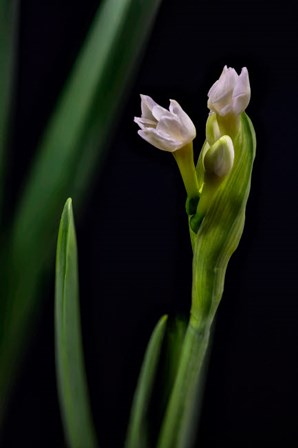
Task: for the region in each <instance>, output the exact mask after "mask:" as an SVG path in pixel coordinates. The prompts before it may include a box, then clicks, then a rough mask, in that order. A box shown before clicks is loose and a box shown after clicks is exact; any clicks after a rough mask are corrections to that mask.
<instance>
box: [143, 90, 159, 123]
mask: <svg viewBox="0 0 298 448" xmlns="http://www.w3.org/2000/svg"><path fill="white" fill-rule="evenodd" d="M140 97H141V111H142V118H147V119H148V120H154V117H153V115H152V109H153V107H154V106H155V105H156V102H155V101H154V100H153V99H152V98H151V97H150V96H148V95H142V94H141V95H140Z"/></svg>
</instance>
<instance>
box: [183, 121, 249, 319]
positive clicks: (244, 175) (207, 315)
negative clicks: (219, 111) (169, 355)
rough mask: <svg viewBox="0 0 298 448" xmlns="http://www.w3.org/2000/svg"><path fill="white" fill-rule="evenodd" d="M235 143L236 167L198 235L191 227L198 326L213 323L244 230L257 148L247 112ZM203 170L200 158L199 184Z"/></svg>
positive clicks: (218, 192) (218, 191)
mask: <svg viewBox="0 0 298 448" xmlns="http://www.w3.org/2000/svg"><path fill="white" fill-rule="evenodd" d="M232 140H233V144H234V151H235V159H234V165H233V168H232V170H231V172H230V173H229V174H228V176H226V177H225V179H224V180H223V181H222V182H220V183H219V184H218V186H217V189H216V191H215V192H214V193H213V195H212V201H211V203H210V205H209V207H208V208H207V210H206V213H205V215H204V217H203V219H202V221H201V223H200V226H199V230H198V232H197V233H194V232H193V230H192V228H191V227H190V234H191V240H192V244H193V251H194V257H193V288H192V307H191V323H192V325H194V326H195V327H199V326H201V324H202V325H204V326H205V324H206V323H207V322H208V324H209V325H210V324H211V322H212V320H213V317H214V314H215V312H216V309H217V307H218V304H219V302H220V299H221V297H222V293H223V288H224V278H225V272H226V268H227V265H228V262H229V259H230V257H231V255H232V253H233V252H234V251H235V249H236V248H237V246H238V243H239V240H240V238H241V235H242V231H243V226H244V220H245V208H246V203H247V199H248V195H249V191H250V183H251V173H252V166H253V161H254V157H255V149H256V139H255V132H254V128H253V125H252V123H251V121H250V119H249V117H248V116H247V115H246V114H245V113H244V112H243V113H242V114H241V116H240V127H239V132H238V133H237V135H236V136H235V137H234V138H233V139H232ZM203 153H204V147H203V150H202V154H203ZM203 169H204V168H203V164H202V157H200V158H199V161H198V165H197V175H198V179H199V182H202V180H203V178H204V173H202V170H203ZM202 194H203V193H202ZM209 325H208V326H209Z"/></svg>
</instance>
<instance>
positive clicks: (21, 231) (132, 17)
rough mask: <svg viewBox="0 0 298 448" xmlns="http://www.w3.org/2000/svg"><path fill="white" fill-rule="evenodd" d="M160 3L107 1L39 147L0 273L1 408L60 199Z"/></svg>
mask: <svg viewBox="0 0 298 448" xmlns="http://www.w3.org/2000/svg"><path fill="white" fill-rule="evenodd" d="M159 3H160V0H121V1H119V0H106V1H105V2H104V3H103V4H102V5H101V7H100V9H99V11H98V13H97V14H96V16H95V18H94V21H93V24H92V25H91V28H90V31H89V33H88V36H87V38H86V41H85V43H84V45H83V47H82V50H81V52H80V54H79V56H78V58H77V61H76V63H75V65H74V68H73V71H72V73H71V75H70V77H69V79H68V81H67V83H66V85H65V88H64V90H63V92H62V94H61V97H60V99H59V101H58V103H57V107H56V109H55V111H54V114H53V116H52V118H51V120H50V122H49V124H48V126H47V128H46V130H45V133H44V136H43V138H42V140H41V141H40V144H39V147H38V151H37V156H36V160H35V162H34V164H33V168H32V170H31V173H30V176H29V178H28V181H27V184H26V186H25V188H24V192H23V195H22V198H21V201H20V203H19V206H18V207H17V210H16V213H15V219H14V222H13V224H12V226H11V236H10V238H11V239H8V245H9V246H10V248H9V249H10V250H9V251H8V253H6V254H4V256H3V257H2V260H4V261H2V265H1V269H0V271H1V273H2V277H3V281H2V282H1V283H2V298H3V301H4V298H5V299H6V301H5V303H3V304H2V307H3V308H2V312H1V313H0V328H1V330H2V333H1V335H0V396H2V404H1V406H3V403H4V402H5V396H7V395H8V394H9V390H10V387H11V383H12V380H13V377H14V374H15V372H16V365H17V363H18V362H19V360H20V358H21V356H22V354H23V351H24V350H23V348H24V344H25V341H26V337H25V336H27V334H28V330H29V322H32V320H33V318H34V316H35V314H36V313H37V311H38V305H39V303H40V301H41V300H42V297H40V299H41V300H39V301H38V300H37V293H38V290H39V287H40V285H41V275H42V273H43V272H44V271H45V269H46V268H48V267H49V265H50V262H51V260H52V259H53V255H54V245H55V232H56V230H55V229H56V228H57V225H58V217H59V215H60V210H61V209H62V207H63V203H64V199H65V197H68V196H72V197H73V198H74V199H75V200H76V203H79V199H82V197H83V193H84V192H85V190H86V187H87V185H88V183H89V182H90V179H91V175H92V174H94V171H95V169H96V167H98V162H99V161H100V160H102V155H103V151H104V149H105V146H106V142H107V137H108V134H109V132H110V131H111V128H112V126H113V125H114V124H115V116H116V115H117V114H118V112H119V110H120V109H121V107H120V105H121V104H122V100H123V96H124V93H125V92H126V89H127V81H128V79H129V77H130V75H131V74H132V69H133V67H134V66H135V64H136V62H138V56H139V54H140V49H141V48H142V45H143V44H144V40H145V38H146V36H147V34H148V31H149V29H150V25H151V24H152V19H153V18H154V15H155V13H156V11H157V7H158V5H159ZM45 88H46V86H45ZM8 238H9V236H8ZM31 326H32V325H31ZM0 420H1V409H0Z"/></svg>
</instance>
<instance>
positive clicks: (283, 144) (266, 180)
mask: <svg viewBox="0 0 298 448" xmlns="http://www.w3.org/2000/svg"><path fill="white" fill-rule="evenodd" d="M119 1H121V0H119ZM97 5H98V1H95V0H92V1H91V0H88V1H84V2H82V1H81V2H79V1H72V2H68V1H60V2H55V1H54V2H39V1H37V0H31V1H29V0H26V1H24V2H22V10H21V32H20V42H19V66H18V78H17V87H18V90H17V98H16V105H17V113H16V115H15V136H14V144H13V154H12V159H13V167H14V168H13V170H14V176H13V179H12V180H11V181H10V186H9V187H10V188H9V193H8V196H7V197H8V199H9V201H8V202H11V203H14V202H15V200H16V199H17V197H18V195H19V194H20V191H21V190H22V184H23V181H24V179H25V174H26V172H27V168H28V167H29V164H30V162H31V160H32V156H33V152H34V148H35V145H36V142H37V141H38V139H39V137H40V135H41V133H42V129H43V127H44V125H45V123H46V119H47V117H48V115H49V113H50V112H51V110H52V108H53V106H54V104H55V99H56V97H57V95H58V93H59V91H60V89H61V87H62V85H63V82H64V80H65V77H66V76H67V73H68V70H69V68H70V67H71V65H72V63H73V61H74V58H75V55H76V52H77V50H78V48H79V46H80V43H81V41H82V38H83V36H84V34H85V32H86V31H87V29H88V26H89V23H90V20H91V18H92V16H93V14H94V12H95V10H96V7H97ZM123 44H124V45H125V42H124V43H123ZM296 54H297V15H296V13H295V10H294V2H290V1H289V0H285V1H283V2H274V1H272V2H268V1H243V0H238V1H236V0H235V1H219V0H213V1H210V0H208V1H207V0H200V1H197V0H183V1H177V0H164V1H163V4H162V6H161V8H160V12H159V15H158V17H157V20H156V22H155V26H154V29H153V31H152V35H151V38H150V40H149V42H148V45H147V47H146V50H145V51H144V53H143V57H142V59H140V61H139V62H140V64H139V68H138V70H137V71H136V73H135V78H134V81H133V83H132V85H131V88H130V89H129V90H128V91H127V95H126V99H125V101H124V102H123V104H122V112H121V115H120V119H119V121H118V122H117V123H115V127H114V129H113V135H114V137H113V139H112V142H111V144H110V146H109V151H108V153H107V157H106V160H105V163H104V166H103V169H102V170H101V171H99V172H98V175H97V176H96V179H95V182H94V185H93V189H92V190H91V191H90V193H89V195H88V198H87V200H86V202H85V208H84V213H83V214H82V215H81V217H80V219H79V216H78V219H77V236H78V246H79V254H80V259H79V261H80V281H81V303H82V324H83V336H84V345H85V352H86V363H87V372H88V379H89V383H90V393H91V399H92V406H93V411H94V418H95V422H96V427H97V430H98V434H99V439H100V444H101V446H102V447H104V448H114V447H115V448H118V447H119V448H120V447H121V446H122V441H123V437H124V434H125V428H126V423H127V419H128V414H129V408H130V403H131V398H132V394H133V390H134V385H135V382H136V379H137V375H138V371H139V367H140V363H141V360H142V355H143V353H144V350H145V347H146V343H147V340H148V338H149V335H150V333H151V330H152V328H153V327H154V325H155V323H156V321H157V320H158V319H159V317H160V316H161V315H162V314H164V313H169V314H170V315H177V314H185V315H187V313H188V310H189V306H190V289H191V250H190V245H189V238H188V229H187V220H186V217H185V214H184V201H185V194H184V190H183V184H182V181H181V179H180V177H179V174H178V170H177V168H176V166H175V162H174V159H173V158H172V157H171V156H170V155H169V154H167V153H163V152H161V151H158V150H155V149H154V148H151V147H150V146H149V145H148V144H146V143H145V142H143V141H141V139H140V138H139V137H138V136H137V132H136V131H137V127H136V125H135V124H134V123H133V116H134V115H139V114H140V100H139V93H145V94H148V95H150V96H152V97H153V98H154V99H155V100H156V101H157V102H158V103H160V104H162V105H163V106H165V107H167V105H168V99H169V98H175V99H176V100H178V101H179V102H180V103H181V104H182V106H183V108H184V109H185V110H186V111H187V112H188V113H189V115H190V116H191V117H192V119H193V121H194V123H195V124H196V127H197V139H196V141H195V148H196V153H197V154H198V152H199V149H200V146H201V144H202V143H203V140H204V125H205V120H206V117H207V112H208V111H207V108H206V100H207V91H208V89H209V87H210V86H211V84H212V83H213V82H214V81H215V80H216V79H217V78H218V77H219V75H220V73H221V70H222V68H223V66H224V65H225V64H227V65H228V66H232V67H235V68H236V69H237V70H238V72H239V71H240V69H241V67H242V66H247V67H248V69H249V73H250V80H251V88H252V99H251V104H250V105H249V107H248V110H247V112H248V114H249V115H250V116H251V118H252V120H253V123H254V125H255V129H256V134H257V158H256V162H255V169H254V173H253V180H252V191H251V196H250V199H249V204H248V209H247V220H246V226H245V232H244V235H243V238H242V241H241V244H240V247H239V248H238V250H237V252H236V254H235V255H234V256H233V257H232V260H231V262H230V265H229V268H228V273H227V277H226V286H225V292H224V297H223V300H222V303H221V305H220V308H219V311H218V317H217V322H216V327H215V333H214V344H213V349H212V354H211V359H210V367H209V373H208V379H207V385H206V391H205V399H204V403H203V409H202V418H201V423H200V428H199V436H198V445H197V446H200V447H202V448H205V447H206V448H215V447H224V446H229V447H230V448H232V447H245V448H246V447H256V446H262V447H270V448H274V447H281V446H282V447H294V446H297V445H298V425H297V419H298V415H297V414H298V412H297V400H298V385H297V374H298V359H297V356H298V344H297V340H298V302H297V300H298V294H297V292H298V287H297V249H298V244H297V227H298V226H297V224H298V217H297V191H298V182H297V177H298V176H297V162H298V156H297V150H298V148H297V137H296V133H297V132H296V130H297V111H296V108H297V104H298V101H297V72H296ZM95 57H96V56H95ZM75 207H76V204H74V208H75ZM53 282H54V278H53V274H52V275H51V277H50V281H49V283H48V284H47V285H46V287H45V291H44V294H47V295H48V300H47V302H46V303H45V306H44V307H43V309H42V314H41V319H40V320H39V322H38V323H37V326H36V330H35V331H34V335H33V341H32V344H31V347H30V350H29V353H28V356H27V357H26V361H25V365H24V368H23V370H22V372H21V374H20V377H19V382H18V384H17V385H16V387H15V391H14V396H13V400H12V404H11V407H10V412H9V415H8V418H7V424H6V432H5V433H4V439H3V447H16V446H31V447H48V446H49V447H50V446H51V447H60V446H61V447H62V446H64V443H63V433H62V427H61V422H60V415H59V408H58V402H57V392H56V386H55V372H54V343H53V341H54V335H53Z"/></svg>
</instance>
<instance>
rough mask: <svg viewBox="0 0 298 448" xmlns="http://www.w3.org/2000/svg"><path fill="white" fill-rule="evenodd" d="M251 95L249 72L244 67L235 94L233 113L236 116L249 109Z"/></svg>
mask: <svg viewBox="0 0 298 448" xmlns="http://www.w3.org/2000/svg"><path fill="white" fill-rule="evenodd" d="M250 93H251V92H250V83H249V76H248V71H247V68H246V67H243V68H242V70H241V73H240V75H239V77H238V80H237V83H236V86H235V89H234V92H233V112H234V113H235V114H240V113H241V112H243V111H244V110H245V109H246V108H247V106H248V104H249V101H250Z"/></svg>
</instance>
